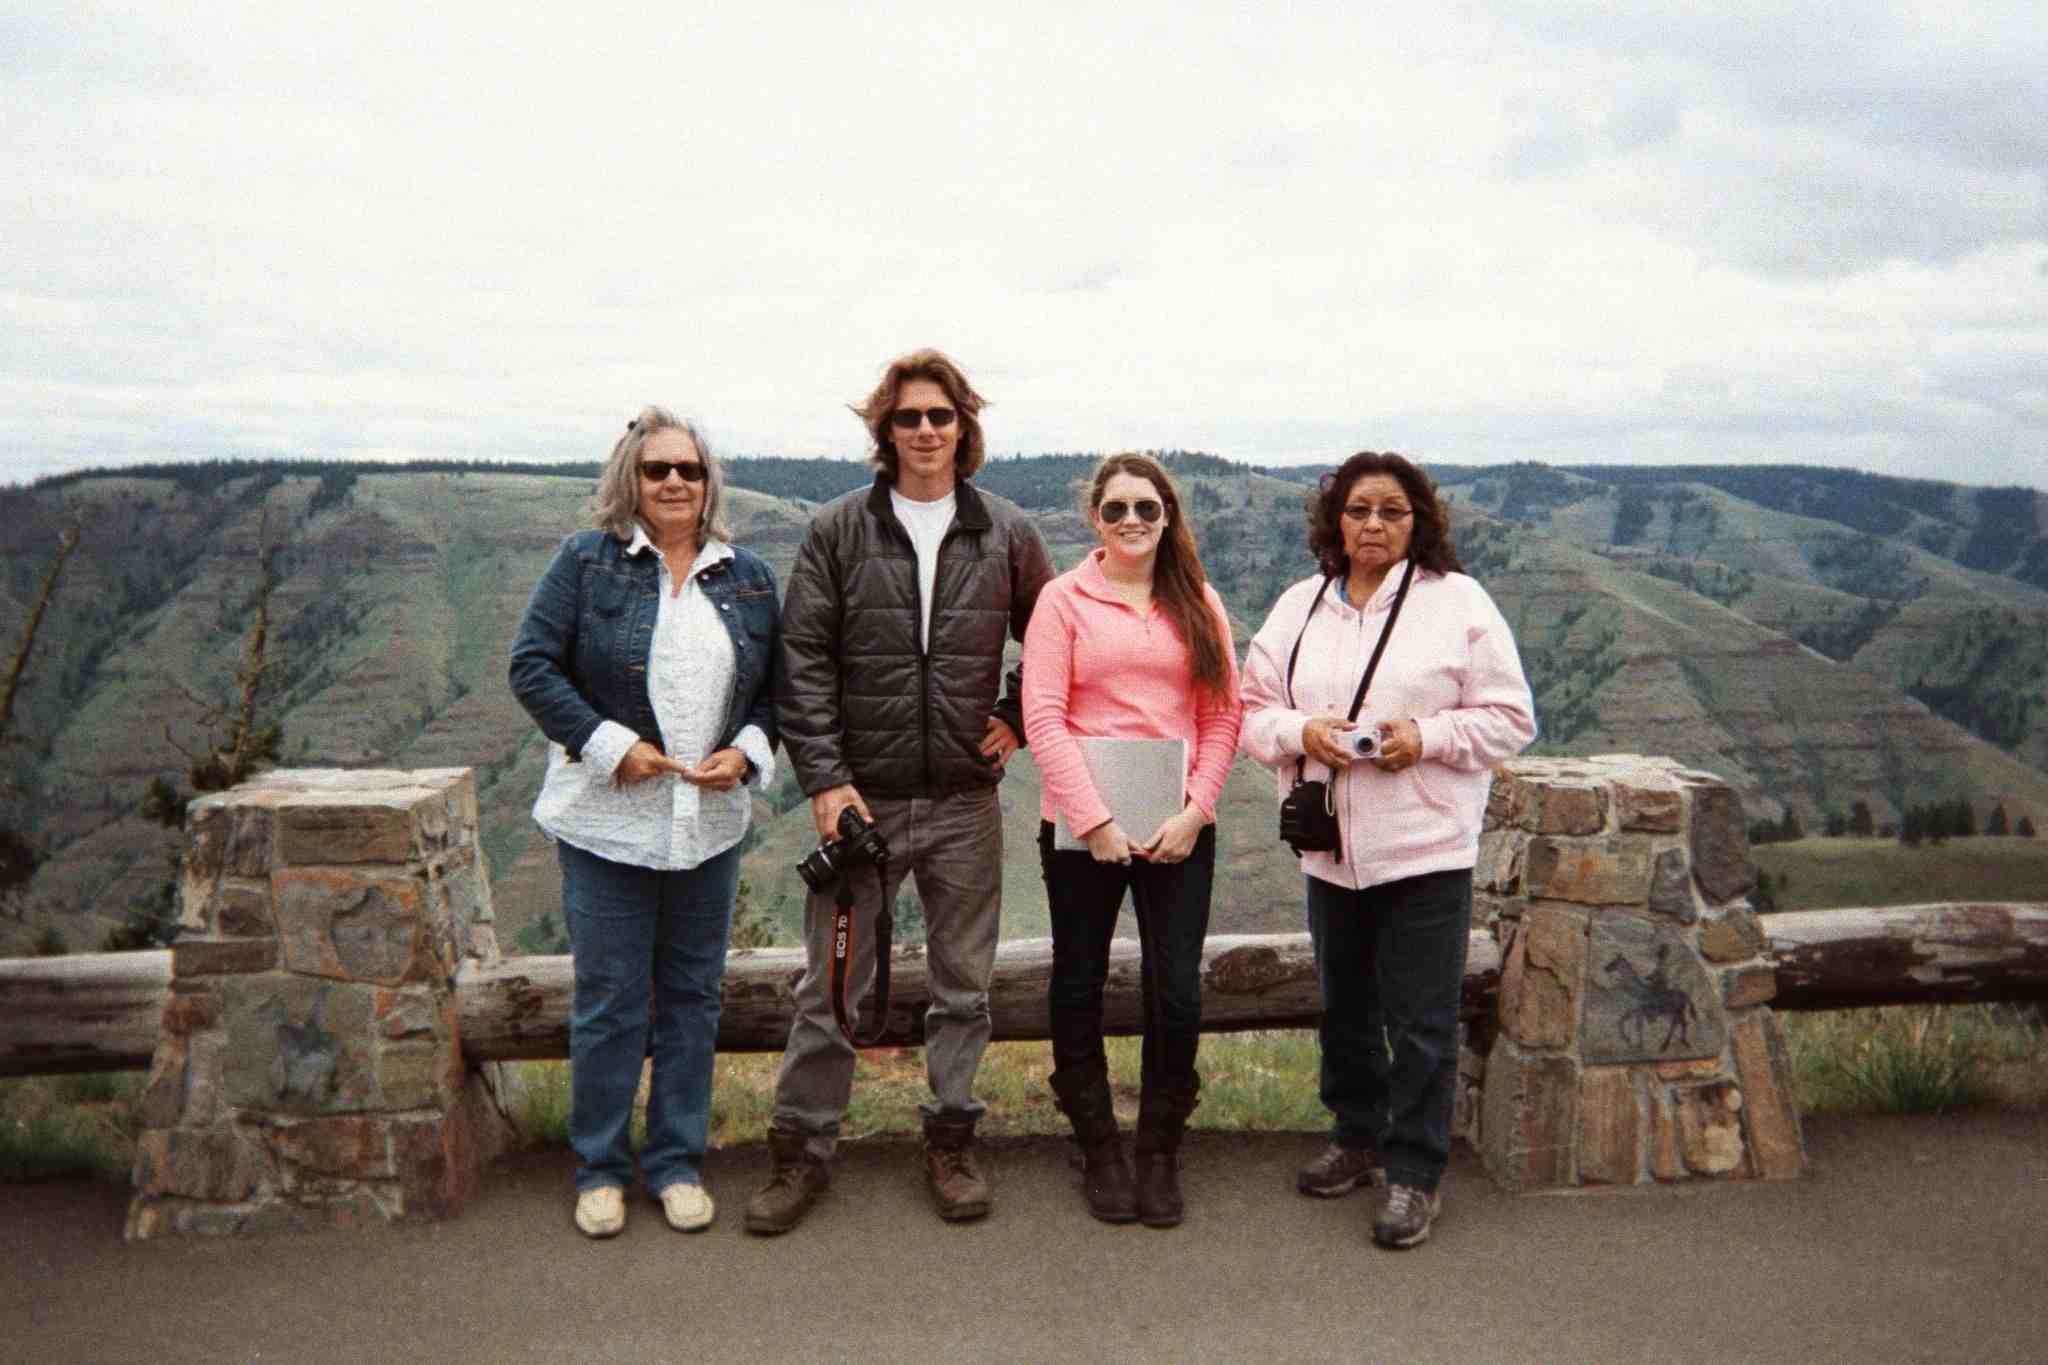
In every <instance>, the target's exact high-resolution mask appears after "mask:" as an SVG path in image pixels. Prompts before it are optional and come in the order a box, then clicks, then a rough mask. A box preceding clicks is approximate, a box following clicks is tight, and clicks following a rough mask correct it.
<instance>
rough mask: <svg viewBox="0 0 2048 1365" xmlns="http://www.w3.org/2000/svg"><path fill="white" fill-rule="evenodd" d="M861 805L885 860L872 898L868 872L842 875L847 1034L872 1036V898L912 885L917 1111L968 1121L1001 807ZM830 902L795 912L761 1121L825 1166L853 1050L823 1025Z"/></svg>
mask: <svg viewBox="0 0 2048 1365" xmlns="http://www.w3.org/2000/svg"><path fill="white" fill-rule="evenodd" d="M866 799H867V803H868V809H869V811H870V812H872V813H873V815H874V817H875V823H876V825H877V827H878V828H879V829H880V830H881V832H882V837H883V838H884V839H887V840H888V841H889V853H890V858H889V864H888V868H887V871H886V874H885V876H884V877H883V878H882V879H881V884H880V886H879V887H878V886H877V879H876V877H875V873H874V869H873V868H872V867H863V868H859V869H857V870H856V871H855V873H854V875H853V889H854V911H853V923H854V935H853V952H852V957H851V959H850V961H849V962H848V964H847V1011H848V1015H849V1022H850V1023H853V1024H854V1026H855V1027H856V1028H866V1027H872V1022H873V1017H874V1015H873V1009H874V1001H873V999H872V997H871V992H872V990H873V987H874V980H875V934H874V925H875V915H876V912H877V911H878V910H879V909H880V907H881V904H882V898H883V897H886V898H887V899H888V901H889V902H890V903H891V904H892V905H893V904H894V903H895V900H896V893H897V890H898V889H899V888H900V887H901V886H902V885H903V879H904V877H906V876H911V877H914V878H916V885H917V895H918V899H919V900H920V901H922V902H923V905H924V920H925V963H926V968H927V971H928V972H929V974H930V981H931V1006H930V1008H929V1009H927V1010H926V1011H925V1016H924V1037H925V1043H924V1060H925V1074H926V1077H927V1078H928V1079H929V1080H930V1082H931V1089H932V1093H931V1098H929V1099H927V1100H926V1101H925V1102H924V1103H923V1104H922V1105H920V1106H919V1108H920V1109H921V1110H922V1111H923V1113H924V1115H925V1117H926V1118H948V1119H954V1118H958V1119H975V1118H979V1117H980V1116H981V1114H982V1113H983V1112H984V1111H985V1110H986V1109H987V1108H988V1106H987V1105H985V1104H982V1103H981V1102H980V1101H979V1100H977V1099H975V1098H974V1073H975V1071H976V1070H977V1069H978V1068H979V1067H980V1066H981V1054H982V1052H983V1050H985V1049H986V1048H987V1047H988V1038H989V1029H990V1024H989V1007H988V987H989V979H990V977H991V976H992V975H993V974H994V972H995V962H996V937H997V932H998V927H999V921H1000V920H1001V917H1002V906H1003V810H1002V805H1001V803H1000V801H999V800H998V798H997V795H996V789H995V788H994V787H989V788H986V789H984V790H981V791H973V792H965V793H961V794H958V795H954V796H947V797H941V798H938V799H936V800H925V799H923V798H918V797H912V798H896V799H891V798H883V799H880V800H877V799H875V798H873V797H868V798H866ZM836 894H837V893H836V891H835V890H827V891H824V892H813V893H812V894H811V896H810V897H809V899H808V900H806V902H805V903H804V974H803V977H802V978H801V979H800V980H799V981H798V982H797V987H796V1018H795V1020H794V1022H793V1023H792V1024H791V1025H790V1029H789V1044H788V1046H787V1047H785V1048H784V1049H783V1052H782V1071H781V1074H780V1075H779V1076H778V1077H777V1078H776V1082H775V1115H774V1118H773V1119H772V1120H771V1122H772V1123H773V1124H774V1126H775V1127H777V1128H782V1129H793V1130H795V1131H797V1132H800V1133H806V1134H809V1135H810V1137H811V1138H812V1139H813V1141H812V1143H811V1147H812V1150H813V1151H815V1152H817V1153H818V1154H819V1155H820V1156H830V1155H831V1153H832V1151H833V1150H834V1148H835V1147H836V1146H837V1144H838V1137H839V1123H840V1120H841V1118H842V1117H844V1115H845V1113H846V1105H847V1101H848V1100H849V1099H850V1098H851V1096H852V1094H853V1066H854V1051H853V1045H852V1044H851V1043H849V1042H847V1041H846V1037H845V1035H844V1034H842V1033H840V1031H839V1023H838V1021H837V1020H836V1019H835V1018H834V1017H833V1014H832V919H833V915H834V913H835V910H836ZM898 942H899V943H900V942H901V939H900V938H899V940H898ZM856 1006H859V1007H860V1013H859V1015H858V1017H857V1018H855V1017H854V1010H855V1008H856Z"/></svg>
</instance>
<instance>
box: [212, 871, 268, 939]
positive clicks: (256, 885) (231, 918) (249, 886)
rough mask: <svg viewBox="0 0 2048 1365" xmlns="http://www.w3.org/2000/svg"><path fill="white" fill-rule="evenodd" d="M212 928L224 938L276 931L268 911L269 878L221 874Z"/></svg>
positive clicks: (261, 935) (253, 936)
mask: <svg viewBox="0 0 2048 1365" xmlns="http://www.w3.org/2000/svg"><path fill="white" fill-rule="evenodd" d="M216 906H217V909H216V911H215V915H214V918H215V921H216V924H215V928H216V931H217V932H218V933H219V934H220V935H221V936H222V937H224V938H267V937H269V936H270V935H271V934H274V933H276V932H277V922H276V920H275V919H273V918H272V916H271V913H270V879H269V878H268V877H265V878H264V879H263V880H262V881H256V880H253V879H250V878H244V877H227V878H223V879H222V881H221V886H220V899H219V900H218V901H217V902H216Z"/></svg>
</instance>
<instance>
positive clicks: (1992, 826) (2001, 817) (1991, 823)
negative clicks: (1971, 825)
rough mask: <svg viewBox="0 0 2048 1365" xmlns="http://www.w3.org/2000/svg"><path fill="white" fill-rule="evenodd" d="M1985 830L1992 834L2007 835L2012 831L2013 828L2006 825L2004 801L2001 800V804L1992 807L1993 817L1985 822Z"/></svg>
mask: <svg viewBox="0 0 2048 1365" xmlns="http://www.w3.org/2000/svg"><path fill="white" fill-rule="evenodd" d="M1984 832H1985V833H1986V834H1990V835H2005V834H2010V833H2012V831H2011V830H2009V829H2007V828H2006V827H2005V803H2004V802H2002V801H2001V802H2000V803H1999V804H1997V805H1995V806H1993V807H1992V808H1991V818H1990V819H1989V820H1986V821H1985V822H1984Z"/></svg>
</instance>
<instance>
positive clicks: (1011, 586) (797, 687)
mask: <svg viewBox="0 0 2048 1365" xmlns="http://www.w3.org/2000/svg"><path fill="white" fill-rule="evenodd" d="M955 497H956V502H955V504H954V514H953V525H952V528H951V529H950V530H948V531H947V532H946V539H945V541H944V543H943V544H941V545H940V547H939V572H938V580H937V586H936V588H935V590H934V593H933V596H934V602H933V606H932V624H931V653H930V655H929V656H926V655H925V654H924V653H923V652H922V651H921V650H920V649H919V648H918V629H917V623H918V618H919V602H918V584H917V553H916V551H915V550H914V549H912V548H911V543H910V533H909V532H908V531H906V530H904V529H903V523H902V522H900V521H898V520H897V519H896V514H895V512H894V511H892V510H891V508H890V506H889V483H888V481H887V480H886V479H885V478H883V477H881V476H877V477H876V479H875V482H874V485H873V486H872V487H870V488H866V489H855V490H854V491H853V492H851V493H848V494H846V495H845V496H843V497H840V498H836V499H834V500H833V501H831V502H829V503H827V504H825V506H823V507H821V508H819V509H818V512H817V515H816V516H814V517H813V518H812V519H811V527H810V532H809V534H808V535H806V536H805V538H804V545H803V549H802V550H800V551H799V552H798V553H797V558H796V567H795V568H793V569H792V570H791V571H790V576H789V590H788V592H787V593H785V594H784V596H783V607H782V661H783V667H782V680H781V690H780V691H779V693H778V694H777V704H776V714H777V716H778V718H779V719H780V721H781V724H782V743H783V748H784V750H785V751H786V752H787V753H788V755H789V759H790V763H791V765H792V766H793V767H794V768H795V770H796V780H797V784H798V785H799V786H800V787H802V788H803V790H804V792H805V794H807V795H810V794H815V793H817V792H821V791H824V790H825V789H826V788H828V787H836V786H839V785H841V784H843V783H847V782H851V783H853V785H854V786H855V787H856V788H858V789H859V791H860V793H861V795H863V796H898V797H901V796H940V795H944V794H945V793H948V792H953V791H958V790H961V789H963V788H968V787H976V786H992V785H994V784H995V783H996V782H998V781H1000V780H1001V778H1002V774H1001V773H1000V772H998V771H996V770H994V769H992V768H990V767H989V766H988V764H987V763H986V762H985V761H984V760H983V759H982V757H981V754H980V744H981V738H982V735H983V734H984V733H985V732H986V731H987V729H988V721H989V717H990V716H996V717H999V718H1000V719H1001V720H1003V721H1004V722H1005V723H1006V724H1008V725H1009V727H1010V728H1011V729H1012V730H1014V731H1015V732H1016V733H1017V735H1018V738H1019V739H1020V740H1021V739H1022V737H1023V734H1024V721H1023V715H1022V711H1021V703H1020V701H1019V693H1020V689H1021V676H1020V672H1019V670H1017V669H1012V670H1011V671H1010V674H1009V677H1008V679H1007V681H1008V686H1007V687H1004V686H1003V684H1004V681H1005V679H1004V677H1003V667H1002V661H1003V649H1004V644H1005V641H1006V640H1007V639H1015V640H1019V641H1021V640H1023V638H1024V627H1025V625H1026V624H1027V623H1029V621H1030V620H1031V608H1032V606H1033V605H1034V604H1036V602H1037V601H1038V593H1039V590H1040V589H1041V588H1043V587H1044V586H1045V585H1046V583H1047V582H1048V581H1050V579H1051V578H1052V563H1051V560H1050V559H1049V558H1048V556H1047V555H1046V552H1045V542H1044V541H1043V540H1042V539H1040V537H1039V534H1038V528H1037V527H1035V526H1034V525H1032V523H1031V520H1030V518H1029V517H1027V516H1026V515H1025V514H1024V513H1023V512H1022V511H1021V510H1020V509H1019V508H1018V507H1017V506H1016V505H1015V504H1013V503H1011V502H1009V501H1007V500H1005V499H1003V498H999V497H997V496H995V495H994V494H991V493H984V492H982V491H981V490H979V489H977V488H975V487H974V486H973V485H972V484H971V483H968V482H967V481H966V480H964V479H963V480H962V481H961V482H960V483H959V484H958V486H957V487H956V489H955Z"/></svg>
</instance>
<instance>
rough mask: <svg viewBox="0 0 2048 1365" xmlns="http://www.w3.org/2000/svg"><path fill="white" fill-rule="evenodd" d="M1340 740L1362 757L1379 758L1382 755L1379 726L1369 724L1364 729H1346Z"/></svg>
mask: <svg viewBox="0 0 2048 1365" xmlns="http://www.w3.org/2000/svg"><path fill="white" fill-rule="evenodd" d="M1339 740H1340V742H1341V743H1342V744H1343V746H1344V747H1345V748H1347V749H1349V750H1350V751H1351V752H1352V753H1354V754H1357V755H1358V756H1359V757H1360V758H1378V757H1379V756H1380V732H1379V727H1378V726H1375V725H1369V726H1367V727H1366V728H1365V729H1363V730H1346V731H1344V732H1343V733H1342V735H1340V736H1339Z"/></svg>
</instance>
